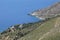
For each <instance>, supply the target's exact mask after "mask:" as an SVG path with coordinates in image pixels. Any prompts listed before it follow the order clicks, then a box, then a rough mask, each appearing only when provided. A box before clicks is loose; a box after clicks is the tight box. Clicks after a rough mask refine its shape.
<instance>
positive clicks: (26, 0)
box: [0, 0, 59, 32]
mask: <svg viewBox="0 0 60 40" xmlns="http://www.w3.org/2000/svg"><path fill="white" fill-rule="evenodd" d="M55 2H59V0H0V32H2V31H4V30H6V29H7V28H8V27H10V26H11V25H15V24H23V23H30V22H36V21H38V20H39V19H37V18H35V17H32V16H29V15H27V14H30V13H31V12H33V11H34V10H37V9H42V8H46V7H48V6H50V5H52V4H54V3H55Z"/></svg>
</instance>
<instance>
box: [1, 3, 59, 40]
mask: <svg viewBox="0 0 60 40" xmlns="http://www.w3.org/2000/svg"><path fill="white" fill-rule="evenodd" d="M31 15H32V16H36V17H38V18H39V19H43V20H42V21H38V22H34V23H27V24H17V25H13V26H11V27H10V28H8V29H7V30H5V31H3V32H1V33H0V40H60V2H58V3H56V4H54V5H52V6H50V7H48V8H45V9H42V10H37V11H35V12H33V13H32V14H31Z"/></svg>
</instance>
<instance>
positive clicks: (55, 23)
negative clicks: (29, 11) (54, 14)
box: [19, 17, 60, 40]
mask: <svg viewBox="0 0 60 40" xmlns="http://www.w3.org/2000/svg"><path fill="white" fill-rule="evenodd" d="M19 40H60V17H58V18H54V19H51V20H49V21H47V22H45V23H43V24H42V25H41V26H39V27H38V28H37V29H35V30H34V31H32V32H31V33H29V34H27V35H26V36H24V37H22V38H20V39H19Z"/></svg>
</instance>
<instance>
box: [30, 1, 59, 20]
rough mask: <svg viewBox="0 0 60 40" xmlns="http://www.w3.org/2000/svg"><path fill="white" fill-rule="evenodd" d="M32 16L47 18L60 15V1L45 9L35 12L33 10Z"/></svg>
mask: <svg viewBox="0 0 60 40" xmlns="http://www.w3.org/2000/svg"><path fill="white" fill-rule="evenodd" d="M30 15H32V16H36V17H37V18H39V19H43V20H45V19H47V18H52V17H56V16H59V15H60V2H58V3H55V4H53V5H52V6H49V7H47V8H44V9H39V10H37V11H35V12H32V14H30Z"/></svg>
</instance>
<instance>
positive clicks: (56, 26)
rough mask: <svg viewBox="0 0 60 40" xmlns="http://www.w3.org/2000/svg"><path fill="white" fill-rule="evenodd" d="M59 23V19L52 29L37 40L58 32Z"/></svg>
mask: <svg viewBox="0 0 60 40" xmlns="http://www.w3.org/2000/svg"><path fill="white" fill-rule="evenodd" d="M59 21H60V18H57V20H56V23H55V25H54V28H52V29H51V30H50V31H49V32H47V33H45V34H44V35H43V36H42V37H41V38H39V40H42V39H43V38H45V37H46V36H48V35H49V34H51V33H54V32H55V31H57V30H59V24H60V22H59Z"/></svg>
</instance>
